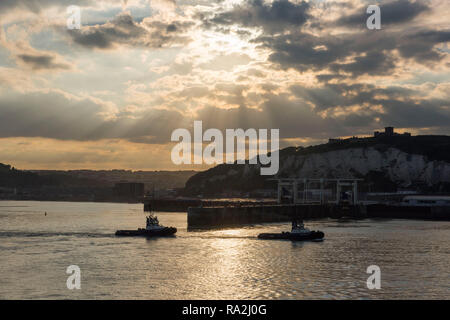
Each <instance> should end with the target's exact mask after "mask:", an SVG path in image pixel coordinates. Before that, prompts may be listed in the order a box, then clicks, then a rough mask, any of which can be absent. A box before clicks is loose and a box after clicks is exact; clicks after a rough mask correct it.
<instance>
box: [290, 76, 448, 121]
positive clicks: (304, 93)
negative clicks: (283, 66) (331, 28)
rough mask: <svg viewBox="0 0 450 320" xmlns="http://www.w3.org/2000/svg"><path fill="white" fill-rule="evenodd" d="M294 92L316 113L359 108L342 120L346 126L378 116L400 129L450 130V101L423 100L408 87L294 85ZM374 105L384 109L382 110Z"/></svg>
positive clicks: (421, 94)
mask: <svg viewBox="0 0 450 320" xmlns="http://www.w3.org/2000/svg"><path fill="white" fill-rule="evenodd" d="M291 90H292V92H293V93H294V94H295V95H296V96H297V97H298V98H300V99H302V100H303V101H306V102H309V103H312V105H313V106H314V107H315V110H317V111H323V110H329V111H333V110H335V109H336V108H338V107H340V108H347V107H353V106H360V110H359V111H357V112H349V113H348V115H344V116H340V117H339V120H340V121H341V124H342V125H345V126H361V125H364V126H365V125H368V124H370V123H371V122H373V119H374V118H375V117H378V118H380V119H381V121H382V123H390V124H392V125H394V126H398V127H415V128H420V127H427V126H430V127H447V128H448V127H450V101H448V100H446V99H430V98H427V97H424V98H422V96H424V95H425V94H423V93H419V92H416V91H413V90H411V89H407V88H402V87H395V86H393V87H387V88H380V87H376V86H374V85H367V84H353V85H347V84H326V85H324V86H323V87H320V88H305V87H302V86H293V87H292V88H291ZM417 95H418V96H419V97H416V96H417ZM375 106H382V107H383V110H379V109H377V108H374V107H375ZM370 119H372V120H371V121H369V120H370Z"/></svg>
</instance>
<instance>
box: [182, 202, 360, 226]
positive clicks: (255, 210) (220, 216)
mask: <svg viewBox="0 0 450 320" xmlns="http://www.w3.org/2000/svg"><path fill="white" fill-rule="evenodd" d="M365 209H366V208H365V207H363V206H336V205H319V204H297V205H264V206H241V207H209V208H202V207H191V208H188V215H187V216H188V228H207V227H217V228H219V227H229V226H239V225H246V224H257V223H267V222H290V221H292V218H293V217H296V218H297V219H302V220H308V219H321V218H340V217H342V216H349V217H354V218H364V217H365V214H366V210H365Z"/></svg>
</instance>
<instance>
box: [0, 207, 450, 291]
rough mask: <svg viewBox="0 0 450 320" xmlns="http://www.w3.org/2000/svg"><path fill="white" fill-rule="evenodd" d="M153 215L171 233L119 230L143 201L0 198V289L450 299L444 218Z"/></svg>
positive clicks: (449, 243)
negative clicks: (300, 235)
mask: <svg viewBox="0 0 450 320" xmlns="http://www.w3.org/2000/svg"><path fill="white" fill-rule="evenodd" d="M45 212H47V216H45V215H44V213H45ZM158 217H159V220H160V222H161V223H162V224H164V225H167V226H175V227H177V228H178V234H177V237H175V238H161V239H152V240H147V239H144V238H117V237H115V236H114V232H115V230H116V229H135V228H137V227H141V226H143V224H144V222H145V216H144V214H143V212H142V205H134V204H103V203H61V202H13V201H3V202H0V255H1V259H0V299H16V298H24V299H379V298H388V299H400V298H412V299H419V298H431V299H437V298H441V299H442V298H443V299H449V298H450V280H449V279H450V274H449V264H450V222H430V221H409V220H404V221H403V220H363V221H345V222H344V221H334V220H321V221H308V223H307V226H308V227H310V228H311V229H320V230H322V231H324V232H325V235H326V236H325V237H326V240H325V241H323V242H303V243H301V242H300V243H292V242H290V241H264V240H258V239H256V236H257V235H258V233H261V232H279V231H282V230H287V229H288V228H289V226H288V224H266V225H255V226H251V227H245V228H237V229H228V230H213V231H211V230H208V231H196V232H192V231H189V232H188V231H187V224H186V220H187V219H186V213H159V214H158ZM69 265H78V266H79V267H80V268H81V290H73V291H71V290H68V289H67V287H66V280H67V277H68V275H67V274H66V268H67V267H68V266H69ZM370 265H378V266H379V267H380V268H381V286H382V288H381V289H380V290H368V289H367V286H366V280H367V278H368V276H369V275H368V274H367V273H366V269H367V267H368V266H370Z"/></svg>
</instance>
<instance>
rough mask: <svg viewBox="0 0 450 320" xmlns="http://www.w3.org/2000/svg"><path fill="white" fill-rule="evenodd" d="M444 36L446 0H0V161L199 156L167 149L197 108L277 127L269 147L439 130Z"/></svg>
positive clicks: (219, 123) (225, 119) (449, 19)
mask: <svg viewBox="0 0 450 320" xmlns="http://www.w3.org/2000/svg"><path fill="white" fill-rule="evenodd" d="M369 4H377V5H379V7H380V8H381V29H380V30H369V29H368V28H367V26H366V20H367V19H368V17H369V16H370V14H367V13H366V9H367V7H368V5H369ZM70 5H77V6H79V7H80V8H81V29H79V30H69V29H68V28H67V19H68V18H69V15H68V13H67V7H68V6H70ZM449 42H450V2H449V1H447V0H417V1H414V0H373V1H369V0H330V1H328V0H309V1H300V0H273V1H272V0H267V1H264V0H246V1H241V0H216V1H214V0H198V1H196V0H150V1H149V0H128V1H126V0H117V1H114V0H79V1H76V0H28V1H26V0H2V1H0V162H2V163H8V164H11V165H13V166H15V167H17V168H21V169H132V170H178V169H204V168H206V166H176V165H174V164H173V163H172V161H171V158H170V153H171V149H172V148H173V146H174V143H173V142H171V141H170V139H171V133H172V132H173V131H174V130H175V129H177V128H188V129H190V128H192V127H193V123H194V120H201V121H203V127H204V129H205V130H206V129H207V128H218V129H220V130H225V129H226V128H230V129H232V128H243V129H248V128H255V129H258V128H266V129H271V128H276V129H279V130H280V138H281V141H280V146H281V147H287V146H308V145H314V144H318V143H323V142H326V141H327V140H328V138H330V137H333V138H336V137H348V136H353V135H358V136H367V135H372V134H373V131H375V130H381V129H382V128H384V127H385V126H395V127H396V130H397V131H399V132H402V131H408V132H411V133H413V134H445V135H448V134H450V43H449Z"/></svg>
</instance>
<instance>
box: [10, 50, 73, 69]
mask: <svg viewBox="0 0 450 320" xmlns="http://www.w3.org/2000/svg"><path fill="white" fill-rule="evenodd" d="M17 59H18V60H19V61H20V62H22V63H23V64H25V65H27V66H29V67H31V69H33V70H43V69H45V70H69V69H71V68H72V67H71V65H70V64H67V63H60V62H57V58H56V57H55V56H53V55H50V54H41V55H33V54H19V55H17Z"/></svg>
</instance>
